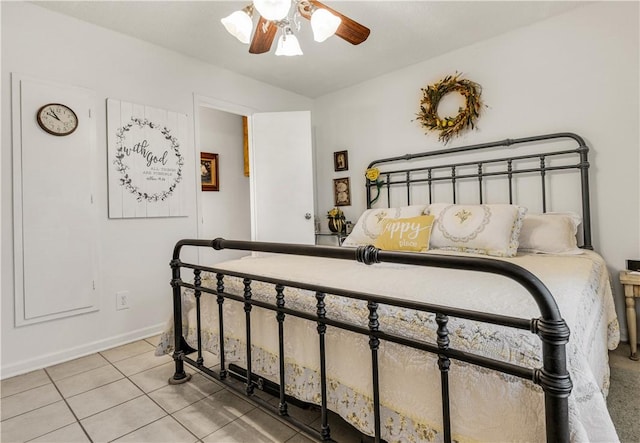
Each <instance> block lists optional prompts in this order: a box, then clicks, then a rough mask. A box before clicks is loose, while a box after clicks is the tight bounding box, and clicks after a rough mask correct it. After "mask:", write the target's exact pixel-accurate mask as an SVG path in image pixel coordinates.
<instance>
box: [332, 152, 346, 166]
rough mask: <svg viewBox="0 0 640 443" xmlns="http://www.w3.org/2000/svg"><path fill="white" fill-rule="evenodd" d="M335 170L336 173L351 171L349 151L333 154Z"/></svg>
mask: <svg viewBox="0 0 640 443" xmlns="http://www.w3.org/2000/svg"><path fill="white" fill-rule="evenodd" d="M333 169H334V171H348V170H349V155H348V154H347V151H338V152H334V153H333Z"/></svg>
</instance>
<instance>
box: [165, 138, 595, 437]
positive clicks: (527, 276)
mask: <svg viewBox="0 0 640 443" xmlns="http://www.w3.org/2000/svg"><path fill="white" fill-rule="evenodd" d="M564 138H570V139H572V140H574V141H575V142H576V143H577V144H578V147H577V148H576V149H564V150H561V151H554V152H553V153H552V152H546V153H543V154H535V155H531V156H529V155H527V156H510V157H506V158H500V159H495V160H483V161H474V162H463V163H457V164H446V165H440V166H426V167H424V168H412V169H398V170H390V171H387V172H383V173H382V174H381V175H382V176H384V177H385V181H384V182H383V184H382V187H386V189H387V190H389V189H390V188H391V187H392V186H406V187H407V189H408V190H409V189H410V186H411V185H412V184H414V183H417V182H424V181H423V179H415V180H414V179H412V178H411V176H412V175H414V174H416V173H417V172H418V171H426V172H427V175H428V178H427V179H426V183H427V185H428V186H429V196H430V197H431V185H432V183H433V182H435V181H436V180H449V181H451V182H452V183H453V187H454V201H455V186H456V185H455V183H456V181H457V180H460V179H469V178H471V179H474V180H478V182H479V186H480V198H481V199H482V184H483V178H485V177H487V176H489V175H494V174H498V175H504V176H506V177H507V180H508V183H509V191H510V192H509V195H510V199H512V192H511V186H512V185H511V183H512V178H513V175H514V174H523V173H529V174H531V173H533V174H540V176H541V178H542V191H543V192H542V194H543V207H544V208H545V210H546V203H545V177H546V174H547V173H548V172H550V171H554V170H560V169H576V170H578V171H579V172H580V180H581V191H582V209H583V214H582V216H583V220H584V227H583V231H584V232H583V236H584V245H583V247H585V248H589V249H591V248H592V246H591V234H590V218H589V183H588V167H589V163H588V161H587V153H588V148H587V146H586V144H585V143H584V141H583V139H582V138H581V137H579V136H577V135H575V134H571V133H561V134H550V135H542V136H536V137H528V138H520V139H515V140H503V141H499V142H493V143H485V144H480V145H471V146H463V147H458V148H451V149H445V150H439V151H432V152H427V153H422V154H408V155H405V156H401V157H391V158H387V159H382V160H377V161H374V162H372V163H371V164H370V165H369V167H374V166H376V165H381V164H386V163H395V162H398V161H409V160H413V159H417V158H420V159H424V158H429V157H434V156H442V155H447V154H452V153H458V152H466V151H475V150H481V149H486V148H494V147H499V146H510V145H513V144H520V143H531V142H539V141H547V140H556V139H564ZM559 154H561V155H574V154H575V155H577V156H578V161H577V162H576V163H575V164H572V165H570V166H561V167H555V166H547V165H546V159H547V157H550V156H554V155H559ZM534 157H535V158H539V160H540V166H539V167H538V168H528V169H527V170H523V169H521V170H514V169H513V164H514V163H515V162H518V161H520V160H524V159H530V158H534ZM489 162H491V163H492V164H493V163H495V164H502V163H503V164H504V165H505V169H504V171H503V172H502V171H501V172H500V173H496V172H485V171H484V169H483V168H484V165H486V164H488V163H489ZM470 164H473V165H476V166H477V169H478V173H477V174H475V175H472V176H469V175H464V176H463V175H456V170H457V169H458V168H459V167H460V166H468V165H470ZM436 169H447V170H449V171H450V174H449V176H447V178H445V179H443V178H441V177H438V178H434V176H433V172H434V171H435V170H436ZM395 176H401V177H402V178H401V179H394V177H395ZM372 186H376V185H375V184H373V183H371V182H369V181H367V183H366V190H367V202H368V206H369V207H370V206H371V192H370V191H371V187H372ZM387 192H388V199H390V193H389V191H387ZM410 198H411V193H410V192H409V191H407V203H410ZM481 202H482V201H481ZM185 246H195V247H206V248H213V249H215V250H222V249H232V250H244V251H255V252H268V253H280V254H293V255H306V256H316V257H325V258H334V259H342V260H356V261H358V262H361V263H364V264H367V265H371V264H374V263H383V262H385V263H400V264H409V265H416V266H431V267H439V268H451V269H467V270H474V271H481V272H489V273H493V274H498V275H502V276H505V277H507V278H510V279H512V280H514V281H516V282H517V283H519V284H520V285H521V286H523V287H524V288H525V289H526V290H527V291H528V292H529V294H530V295H531V297H533V299H534V300H535V302H536V304H537V306H538V308H539V310H540V317H538V318H531V319H523V318H515V317H508V316H503V315H495V314H489V313H484V312H479V311H472V310H464V309H457V308H451V307H446V306H441V305H434V304H429V303H421V302H414V301H403V300H398V299H393V298H390V297H387V296H383V295H374V294H367V293H361V292H354V291H347V290H344V289H341V288H336V287H327V286H319V285H313V284H308V283H304V282H296V281H289V280H283V279H277V278H271V277H268V276H263V275H251V274H244V273H237V272H229V271H224V270H221V269H218V268H215V267H207V266H201V265H196V264H191V263H185V262H183V261H182V260H181V259H180V253H181V251H182V248H183V247H185ZM171 268H172V280H171V286H172V287H173V316H174V331H175V332H176V333H175V343H174V346H175V350H174V353H173V359H174V361H175V374H174V375H173V377H172V378H171V379H170V380H169V382H170V383H173V384H176V383H183V382H186V381H188V380H189V378H190V375H189V374H187V373H186V372H185V370H184V364H185V363H187V364H188V365H191V366H193V367H195V368H197V369H198V370H200V371H202V372H203V373H205V374H207V375H209V376H211V377H213V378H215V379H217V380H219V381H221V382H223V383H225V384H226V385H227V386H228V387H229V388H231V389H234V390H236V391H239V392H242V390H241V389H239V388H238V387H237V386H236V385H235V384H233V383H230V382H229V380H228V378H229V374H230V373H229V371H228V366H227V364H226V362H225V351H224V315H223V306H224V303H225V302H237V303H242V304H243V306H244V312H245V324H246V337H247V342H246V358H247V363H246V366H247V367H246V376H245V383H244V394H245V395H247V396H249V397H251V398H252V400H253V401H255V402H256V403H258V404H259V405H260V406H261V407H263V408H264V409H266V410H267V411H270V412H272V413H274V414H276V415H278V416H280V417H281V418H282V419H284V420H286V421H287V422H289V423H291V424H292V425H294V426H296V427H297V428H299V429H301V430H303V431H304V432H306V433H308V434H310V435H312V436H314V437H315V438H318V439H320V440H322V441H333V440H332V439H331V433H330V427H329V423H328V414H327V380H326V349H325V334H326V331H327V326H331V327H334V328H340V329H344V330H348V331H351V332H354V333H356V334H360V335H362V336H363V337H365V338H367V339H368V343H369V347H370V350H371V361H372V374H371V377H372V385H373V392H372V399H373V400H372V401H373V409H374V430H375V435H374V439H375V441H376V442H380V441H382V440H381V419H380V398H379V380H378V363H379V362H378V348H379V346H380V341H381V340H385V341H389V342H394V343H397V344H401V345H404V346H408V347H412V348H414V349H419V350H422V351H426V352H430V353H433V354H436V355H437V356H438V368H439V371H440V378H441V401H442V414H443V423H442V433H443V439H444V441H445V442H451V441H452V436H451V435H452V434H451V432H452V431H451V414H450V401H449V377H448V372H449V368H450V365H451V363H452V360H453V361H456V360H457V361H461V362H466V363H471V364H474V365H477V366H480V367H483V368H488V369H492V370H495V371H499V372H502V373H506V374H510V375H513V376H516V377H520V378H523V379H527V380H530V381H532V382H533V383H535V384H537V385H539V386H540V387H541V388H542V390H543V392H544V404H545V422H546V439H547V441H548V442H566V441H569V419H568V397H569V395H570V393H571V389H572V383H571V379H570V377H569V374H568V372H567V367H566V350H565V345H566V343H567V342H568V340H569V328H568V327H567V325H566V323H565V321H564V319H563V318H562V316H561V314H560V312H559V310H558V306H557V304H556V302H555V300H554V298H553V296H552V294H551V293H550V292H549V290H548V289H547V288H546V287H545V285H544V284H543V283H542V282H541V281H540V280H539V279H538V278H537V277H536V276H535V275H533V274H532V273H530V272H529V271H527V270H525V269H523V268H521V267H519V266H517V265H514V264H512V263H508V262H504V261H500V260H493V259H489V258H476V257H466V256H465V257H462V256H442V255H440V256H438V255H430V254H416V253H404V252H391V251H382V250H379V249H376V248H375V247H373V246H371V245H369V246H360V247H358V248H357V249H353V248H340V247H328V246H308V245H296V244H282V243H264V242H250V241H234V240H225V239H222V238H217V239H215V240H180V241H179V242H177V244H176V245H175V248H174V252H173V260H172V261H171ZM183 268H184V269H191V270H193V276H194V277H193V283H189V282H185V281H183V280H182V278H181V269H183ZM202 272H211V273H214V274H215V275H216V282H217V284H216V288H215V289H214V288H209V287H205V286H202V278H201V273H202ZM227 275H228V276H233V277H239V278H242V279H243V283H244V292H243V295H242V296H240V295H235V294H232V293H229V292H226V291H225V284H224V279H225V276H227ZM253 281H261V282H266V283H269V284H273V285H274V286H273V288H274V295H275V303H271V302H265V301H261V300H257V299H254V298H252V289H251V284H252V282H253ZM286 287H295V288H300V289H305V290H309V291H313V292H314V293H315V297H316V301H317V303H316V312H315V313H312V312H306V311H300V310H296V309H291V308H289V307H287V306H286V296H285V288H286ZM182 288H188V289H191V290H193V291H194V295H195V301H196V329H197V347H196V349H194V348H192V347H190V346H189V345H188V344H187V343H186V340H185V339H184V337H183V335H182V333H179V331H182V330H183V329H182V306H181V299H182ZM202 294H210V295H213V296H216V301H217V305H218V321H219V325H218V326H219V331H220V332H219V346H220V351H219V358H220V369H219V370H211V369H209V368H207V367H206V366H205V365H204V360H203V357H202V337H201V320H200V317H201V307H200V299H201V296H202ZM326 294H334V295H338V296H342V297H348V298H352V299H359V300H365V301H366V302H367V307H368V311H369V314H368V318H367V319H366V320H368V327H362V326H358V325H354V324H351V323H348V322H344V321H339V320H336V319H333V318H331V314H332V313H330V312H327V309H326V305H325V296H326ZM381 304H383V305H390V306H396V307H401V308H408V309H414V310H418V311H423V312H429V313H433V314H435V317H436V323H437V325H438V328H437V331H436V333H437V337H438V338H437V340H436V343H429V342H426V341H423V340H419V339H413V338H408V337H404V336H400V335H395V334H393V333H389V332H386V331H384V330H382V329H381V327H380V322H379V318H378V308H379V305H381ZM254 306H256V307H260V308H263V309H267V310H270V311H273V312H274V313H275V319H276V321H277V323H278V336H279V381H278V383H277V385H276V388H277V393H278V395H279V399H280V401H279V404H278V406H277V407H274V406H272V405H270V404H269V403H268V402H266V401H264V400H262V399H260V398H259V397H257V396H255V395H254V390H255V388H256V387H262V385H263V381H262V379H260V378H257V377H256V375H255V374H254V373H253V372H252V367H251V353H252V345H251V311H252V308H253V307H254ZM287 316H294V317H298V318H302V319H306V320H309V321H312V322H315V323H317V328H316V329H317V333H318V352H319V355H320V377H321V385H320V389H321V404H320V415H321V426H320V429H319V430H317V429H313V428H311V427H309V426H308V425H305V424H303V423H301V422H299V421H298V420H296V419H295V418H293V417H291V416H289V414H288V412H287V404H288V402H289V401H290V398H289V397H288V396H287V395H285V387H284V383H283V380H284V376H285V363H284V362H285V356H284V341H285V339H286V338H285V319H286V317H287ZM449 317H456V318H463V319H468V320H474V321H478V322H483V323H490V324H495V325H502V326H507V327H511V328H516V329H521V330H528V331H530V332H531V333H532V334H536V335H538V337H539V338H540V340H541V342H542V367H541V368H529V367H522V366H518V365H514V364H511V363H506V362H503V361H499V360H495V359H491V358H487V357H483V356H479V355H475V354H473V353H469V352H466V351H461V350H457V349H454V348H452V347H450V342H449V331H448V329H447V323H448V321H449ZM193 353H197V357H195V359H194V358H191V357H189V355H190V354H193ZM418 382H419V381H418Z"/></svg>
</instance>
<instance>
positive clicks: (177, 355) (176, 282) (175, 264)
mask: <svg viewBox="0 0 640 443" xmlns="http://www.w3.org/2000/svg"><path fill="white" fill-rule="evenodd" d="M171 271H172V277H173V278H172V279H171V286H172V287H173V336H174V339H175V341H174V349H175V350H174V352H173V360H174V362H175V364H176V372H175V373H174V374H173V377H171V378H170V379H169V384H170V385H176V384H181V383H185V382H188V381H189V380H190V379H191V374H187V373H186V372H185V371H184V361H183V357H184V350H183V349H187V348H190V347H189V346H188V345H187V343H186V342H185V340H184V337H182V291H181V289H180V282H181V281H182V280H180V260H178V259H174V260H172V261H171Z"/></svg>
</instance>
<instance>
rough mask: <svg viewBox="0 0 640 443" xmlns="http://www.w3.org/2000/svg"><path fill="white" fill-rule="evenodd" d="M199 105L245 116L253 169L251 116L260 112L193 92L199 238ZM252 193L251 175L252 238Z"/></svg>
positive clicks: (200, 209) (200, 211)
mask: <svg viewBox="0 0 640 443" xmlns="http://www.w3.org/2000/svg"><path fill="white" fill-rule="evenodd" d="M201 107H204V108H211V109H216V110H218V111H223V112H228V113H229V114H236V115H240V116H245V117H247V132H248V137H249V170H253V164H252V161H253V160H252V159H253V156H252V155H251V150H252V149H253V148H252V144H251V116H252V115H253V114H254V113H256V112H260V111H259V110H258V109H255V108H252V107H249V106H244V105H240V104H237V103H232V102H227V101H224V100H220V99H217V98H213V97H208V96H205V95H200V94H196V93H194V94H193V125H194V132H193V138H194V151H195V161H194V174H195V177H196V180H195V186H196V187H195V192H196V236H197V237H198V238H200V235H201V234H202V218H203V214H202V193H201V192H200V180H198V177H200V162H199V161H198V160H199V158H200V146H199V143H200V108H201ZM253 195H254V192H253V180H252V179H251V177H249V198H250V202H249V206H250V217H251V238H252V239H254V238H255V223H254V219H255V214H254V211H255V208H254V202H253V198H254V197H253ZM198 263H200V249H198Z"/></svg>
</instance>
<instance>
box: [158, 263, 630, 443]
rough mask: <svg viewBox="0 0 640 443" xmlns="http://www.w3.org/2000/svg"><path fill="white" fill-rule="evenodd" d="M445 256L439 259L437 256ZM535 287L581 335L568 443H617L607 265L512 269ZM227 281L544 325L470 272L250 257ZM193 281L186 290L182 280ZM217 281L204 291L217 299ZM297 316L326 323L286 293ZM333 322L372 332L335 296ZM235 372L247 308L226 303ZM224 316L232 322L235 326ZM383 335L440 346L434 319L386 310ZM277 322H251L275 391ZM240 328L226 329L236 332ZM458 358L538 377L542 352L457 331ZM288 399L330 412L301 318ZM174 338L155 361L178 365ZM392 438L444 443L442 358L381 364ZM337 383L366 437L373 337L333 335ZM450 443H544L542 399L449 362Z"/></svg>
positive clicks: (230, 285)
mask: <svg viewBox="0 0 640 443" xmlns="http://www.w3.org/2000/svg"><path fill="white" fill-rule="evenodd" d="M438 253H442V252H441V251H438ZM504 260H505V261H510V262H513V263H515V264H518V265H520V266H522V267H524V268H526V269H528V270H530V271H532V272H533V273H534V274H536V275H537V276H538V277H539V278H540V279H541V280H542V281H543V283H544V284H545V285H546V286H547V287H548V288H549V289H550V290H551V292H552V293H553V295H554V297H555V299H556V301H557V303H558V306H559V308H560V312H561V314H562V316H563V318H564V319H565V320H566V321H567V324H568V325H569V328H570V330H571V337H570V340H569V344H568V345H567V359H568V367H569V373H570V375H571V380H572V382H573V391H572V393H571V396H570V397H569V407H570V428H571V440H572V441H574V442H615V441H618V437H617V435H616V432H615V429H614V427H613V424H612V422H611V419H610V417H609V414H608V411H607V408H606V402H605V397H606V394H607V391H608V386H609V385H608V383H609V365H608V354H607V349H614V348H615V347H616V346H617V344H618V340H619V330H618V324H617V319H616V314H615V310H614V305H613V299H612V295H611V289H610V283H609V278H608V273H607V269H606V265H605V263H604V261H603V260H602V258H601V257H600V256H599V255H597V254H595V253H593V252H589V251H586V252H585V254H582V255H577V256H552V255H520V256H518V257H514V258H511V259H504ZM216 268H221V269H226V270H229V271H237V272H246V273H252V274H260V275H267V276H270V277H276V278H283V279H288V280H295V281H300V282H305V283H313V284H319V285H326V286H332V287H341V288H344V289H349V290H354V291H360V292H367V293H376V294H381V295H386V296H391V297H396V298H401V299H409V300H417V301H424V302H429V303H435V304H441V305H445V306H452V307H460V308H465V309H472V310H478V311H483V312H491V313H496V314H504V315H509V316H514V317H521V318H534V317H539V315H540V314H539V311H538V309H537V306H536V304H535V302H534V301H533V299H532V298H531V296H530V295H529V294H528V293H527V292H526V291H525V290H524V289H523V288H522V287H521V286H520V285H519V284H518V283H515V282H514V281H511V280H509V279H507V278H504V277H501V276H497V275H492V274H485V273H479V272H473V271H459V270H448V269H439V268H426V267H416V266H409V265H394V264H376V265H372V266H367V265H364V264H360V263H356V262H348V261H342V260H331V259H319V258H312V257H299V256H285V255H275V256H266V257H265V256H263V257H248V258H244V259H240V260H234V261H230V262H226V263H223V264H219V265H216ZM183 273H184V274H183V279H188V278H189V277H188V276H187V275H186V271H183ZM224 281H225V288H226V291H228V292H231V293H236V294H239V295H241V294H242V290H243V287H244V286H243V284H242V281H241V280H240V279H237V278H232V277H225V280H224ZM215 283H216V281H215V278H214V277H213V276H211V278H210V279H205V280H204V282H203V285H205V286H210V287H214V288H215ZM252 291H253V296H254V298H261V299H266V300H269V301H271V302H273V303H275V294H276V292H275V289H274V286H273V285H272V284H263V283H259V282H254V283H253V284H252ZM189 292H190V291H185V293H184V294H183V305H184V306H183V316H184V323H183V326H184V329H183V334H184V335H185V338H186V340H187V342H188V343H189V344H190V345H191V346H193V347H195V344H196V336H195V304H194V302H193V295H192V294H190V293H189ZM285 300H286V306H287V307H291V308H302V309H307V310H309V311H311V312H315V305H316V299H315V295H314V294H313V293H310V292H308V291H303V290H297V289H291V288H287V290H286V291H285ZM326 302H327V317H329V318H335V319H340V320H346V321H350V322H353V323H357V324H360V325H363V326H366V324H367V321H368V319H367V316H368V310H367V309H366V304H365V302H361V301H352V300H347V299H344V298H341V297H335V296H331V295H328V296H327V300H326ZM202 308H203V309H202V312H203V313H202V319H203V325H204V326H203V347H204V348H205V349H206V350H208V351H210V352H213V353H217V352H218V335H217V334H218V321H217V305H216V303H215V297H208V296H207V294H204V295H203V297H202ZM225 309H226V311H225V312H229V314H230V315H231V316H232V317H233V320H231V317H225V350H226V357H227V360H228V361H229V360H230V362H238V363H239V364H243V363H244V338H245V328H244V311H243V309H242V304H239V303H235V302H230V301H226V302H225ZM225 315H226V314H225ZM379 315H380V323H381V328H380V329H381V330H383V331H388V332H393V333H398V334H404V335H409V336H413V337H422V338H423V339H424V340H426V341H429V342H432V343H435V339H436V335H435V331H436V329H437V325H436V323H435V318H434V316H433V315H432V314H426V313H418V312H415V311H410V310H405V309H399V308H394V307H390V306H384V305H381V306H380V309H379ZM274 316H275V314H274V313H273V312H269V311H265V310H261V309H259V308H254V310H253V312H252V321H253V323H252V343H253V345H254V348H255V350H256V352H255V355H254V356H253V361H252V366H253V370H254V371H255V372H257V373H259V374H261V375H262V376H265V377H268V378H270V379H272V380H275V381H277V380H278V378H277V374H278V369H277V368H278V364H277V361H278V360H277V355H278V342H277V336H278V335H277V323H276V322H275V319H274ZM228 318H229V319H228ZM448 329H449V331H450V339H451V345H450V346H451V347H452V348H455V349H459V350H468V351H471V352H473V353H476V354H480V355H485V356H488V357H492V358H495V359H499V360H503V361H507V362H511V363H514V364H518V365H522V366H529V367H540V366H541V351H540V348H541V343H540V340H539V339H538V338H537V337H536V336H533V335H532V334H530V333H528V332H527V331H520V330H513V329H510V328H505V327H499V326H492V325H487V324H480V323H477V322H470V321H465V320H458V319H455V318H451V319H450V321H449V325H448ZM285 338H286V346H285V356H286V357H285V359H286V363H287V365H286V366H287V378H286V383H285V386H286V389H287V391H288V392H289V393H290V394H292V395H295V396H296V397H299V398H301V399H303V400H306V401H311V402H315V403H319V402H320V388H319V385H320V382H319V377H318V374H319V365H320V363H319V356H318V350H317V349H318V348H317V342H318V339H317V332H316V324H315V323H314V322H308V321H304V320H300V319H296V318H292V317H287V319H286V321H285ZM172 344H173V331H172V326H169V327H168V329H167V331H166V332H165V334H164V335H163V339H162V342H161V344H160V346H159V348H158V352H159V353H160V352H163V353H164V352H170V351H171V350H172ZM379 356H380V362H381V368H380V395H381V405H382V433H383V435H382V438H383V439H385V440H387V441H389V442H392V441H441V440H442V435H441V428H442V424H441V423H442V412H441V402H440V377H439V375H438V369H437V358H436V357H435V356H433V355H430V354H428V353H423V352H419V351H415V350H412V349H408V348H405V347H402V346H399V345H395V344H393V343H384V342H383V343H382V344H381V347H380V351H379ZM327 371H328V378H329V399H328V402H329V408H330V409H332V410H334V411H335V412H337V413H339V414H340V415H341V416H343V417H344V418H345V419H346V420H348V421H349V422H351V423H352V424H353V425H354V426H356V427H357V428H359V429H360V430H361V431H363V432H364V433H367V434H372V433H373V412H372V408H371V397H372V387H371V375H370V374H371V358H370V350H369V346H368V337H365V336H359V335H356V334H354V333H350V332H347V331H339V330H336V329H335V328H331V327H329V328H328V331H327ZM449 378H450V391H451V398H452V400H451V414H452V423H453V425H452V433H453V438H454V439H456V440H458V441H543V440H544V435H545V432H544V428H545V426H544V414H543V409H544V408H543V395H542V390H541V389H540V388H539V387H538V386H536V385H534V384H533V383H531V382H529V381H526V380H522V379H520V378H517V377H513V376H509V375H505V374H499V373H497V372H494V371H490V370H486V369H482V368H478V367H475V366H473V365H469V364H465V363H461V362H457V361H455V360H452V365H451V370H450V376H449Z"/></svg>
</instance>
